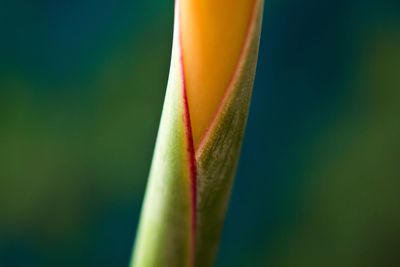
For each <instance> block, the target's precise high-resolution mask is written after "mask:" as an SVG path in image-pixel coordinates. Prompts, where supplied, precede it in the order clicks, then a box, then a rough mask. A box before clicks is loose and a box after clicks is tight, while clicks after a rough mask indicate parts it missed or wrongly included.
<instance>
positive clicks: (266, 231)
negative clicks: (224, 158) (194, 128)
mask: <svg viewBox="0 0 400 267" xmlns="http://www.w3.org/2000/svg"><path fill="white" fill-rule="evenodd" d="M399 11H400V3H399V2H398V1H377V0H376V1H373V0H364V1H345V0H338V1H319V0H304V1H295V0H270V1H266V5H265V12H264V22H263V33H262V40H261V47H260V57H259V64H258V70H257V77H256V83H255V87H254V95H253V102H252V106H251V110H250V117H249V121H248V127H247V133H246V138H245V140H244V146H243V151H242V152H243V153H242V156H241V160H240V164H239V169H238V175H237V177H236V183H235V186H234V190H233V194H232V201H231V205H230V208H229V211H228V215H227V220H226V224H225V228H224V232H223V237H222V243H221V249H220V253H219V256H218V259H217V266H218V267H224V266H229V267H232V266H233V267H235V266H238V267H241V266H252V267H253V266H254V267H257V266H260V267H263V266H266V267H269V266H274V267H275V266H276V267H291V266H295V267H302V266H307V267H313V266H316V267H317V266H326V267H329V266H345V267H346V266H349V267H350V266H352V267H353V266H363V267H364V266H371V267H386V266H387V267H396V266H400V256H399V251H400V205H399V203H400V163H399V160H400V120H399V116H400V13H399ZM172 19H173V1H171V0H170V1H159V0H154V1H134V0H97V1H94V0H80V1H78V0H71V1H65V0H64V1H61V0H58V1H45V0H40V1H29V0H13V1H10V0H0V266H7V267H8V266H10V267H14V266H15V267H17V266H31V267H36V266H60V267H63V266H98V267H101V266H113V267H118V266H121V267H122V266H127V265H128V262H129V258H130V253H131V249H132V245H133V240H134V237H135V230H136V226H137V221H138V217H139V212H140V207H141V201H142V197H143V194H144V190H145V183H146V178H147V174H148V170H149V165H150V160H151V156H152V151H153V148H154V142H155V138H156V133H157V128H158V123H159V118H160V114H161V108H162V102H163V97H164V93H165V87H166V83H167V78H168V68H169V59H170V51H171V39H172V24H173V21H172Z"/></svg>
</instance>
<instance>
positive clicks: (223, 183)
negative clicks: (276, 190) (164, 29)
mask: <svg viewBox="0 0 400 267" xmlns="http://www.w3.org/2000/svg"><path fill="white" fill-rule="evenodd" d="M225 2H226V3H225V5H224V6H219V5H220V3H215V2H214V1H211V0H210V1H203V2H201V3H200V2H199V1H192V0H189V1H177V2H176V9H175V28H174V41H173V51H172V59H171V70H170V76H169V82H168V87H167V92H166V97H165V102H164V108H163V113H162V118H161V123H160V129H159V133H158V138H157V144H156V148H155V153H154V158H153V163H152V167H151V172H150V178H149V182H148V186H147V192H146V196H145V200H144V204H143V210H142V215H141V220H140V225H139V230H138V236H137V240H136V244H135V249H134V254H133V259H132V264H131V265H132V266H134V267H152V266H154V267H156V266H173V267H175V266H176V267H179V266H199V267H200V266H201V267H207V266H212V265H213V262H214V259H215V256H216V252H217V248H218V243H219V239H220V234H221V228H222V224H223V221H224V217H225V212H226V208H227V204H228V200H229V195H230V191H231V186H232V180H233V176H234V174H235V170H236V164H237V161H238V157H239V153H240V147H241V143H242V139H243V133H244V129H245V125H246V120H247V114H248V108H249V103H250V98H251V92H252V87H253V81H254V76H255V68H256V63H257V54H258V45H259V38H260V27H261V18H262V8H263V1H260V0H243V1H237V2H235V3H232V4H230V3H228V2H229V1H225ZM224 7H225V8H224Z"/></svg>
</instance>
